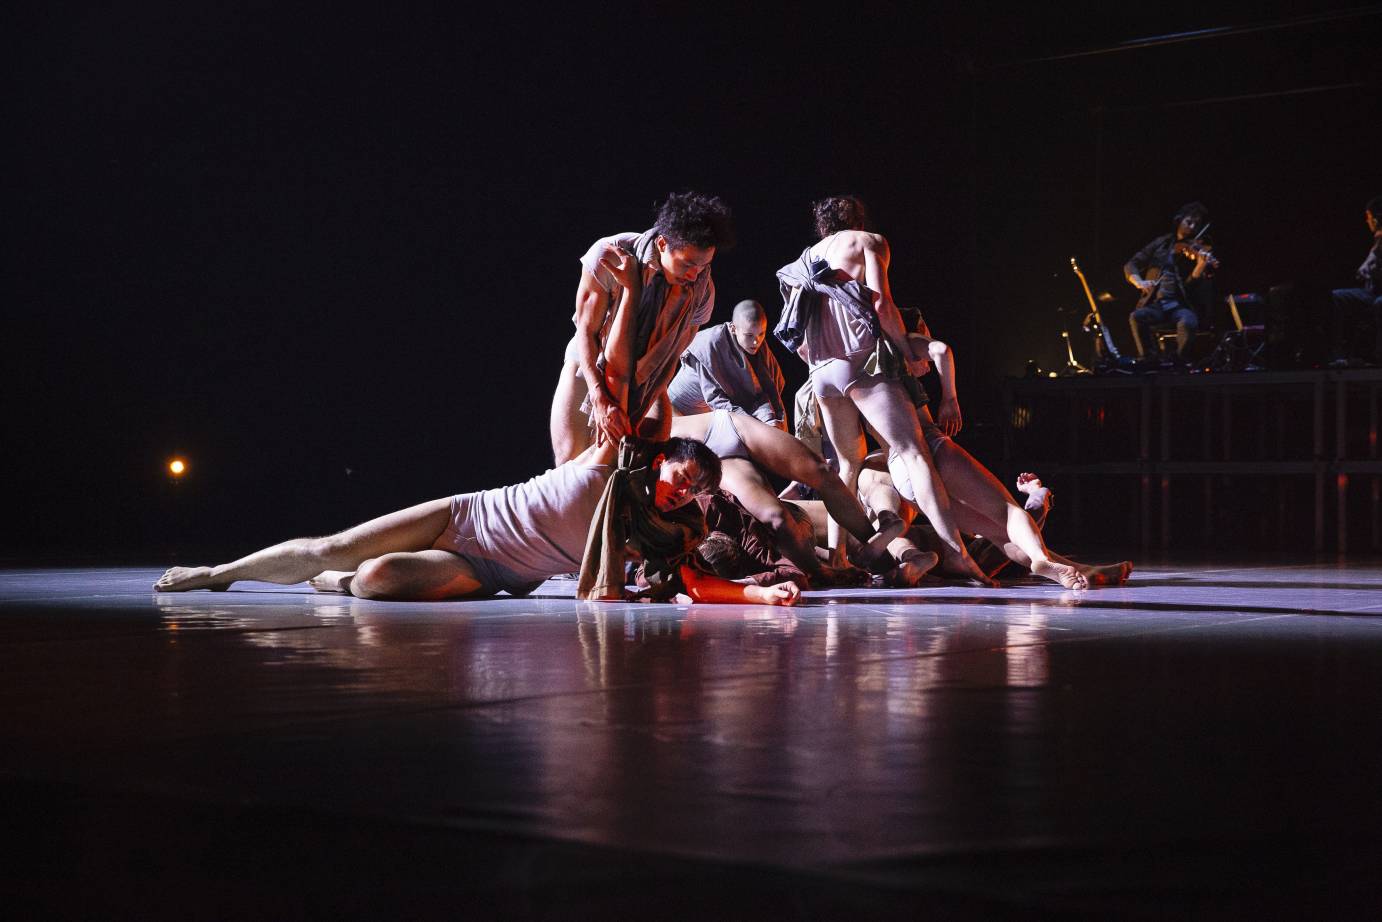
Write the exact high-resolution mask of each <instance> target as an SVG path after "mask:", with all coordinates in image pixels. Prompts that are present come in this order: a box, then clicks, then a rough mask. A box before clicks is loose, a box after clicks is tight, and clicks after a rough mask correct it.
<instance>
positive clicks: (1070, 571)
mask: <svg viewBox="0 0 1382 922" xmlns="http://www.w3.org/2000/svg"><path fill="white" fill-rule="evenodd" d="M1032 572H1033V573H1035V574H1036V575H1037V576H1044V577H1046V578H1047V579H1049V580H1053V581H1054V582H1057V583H1060V584H1061V585H1062V586H1064V587H1065V588H1066V589H1088V588H1089V578H1088V577H1086V576H1085V574H1084V573H1082V572H1080V570H1078V569H1076V568H1075V567H1072V566H1068V565H1066V564H1063V563H1056V562H1055V561H1054V560H1044V561H1037V562H1034V563H1033V564H1032Z"/></svg>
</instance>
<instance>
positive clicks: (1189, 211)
mask: <svg viewBox="0 0 1382 922" xmlns="http://www.w3.org/2000/svg"><path fill="white" fill-rule="evenodd" d="M1189 217H1194V219H1195V223H1196V224H1199V225H1200V226H1201V227H1203V226H1204V224H1205V222H1207V221H1208V220H1209V209H1208V208H1206V207H1205V206H1204V205H1203V204H1201V203H1200V202H1187V203H1186V204H1184V205H1182V206H1180V211H1177V212H1176V215H1175V217H1174V218H1172V219H1171V220H1172V221H1173V222H1174V223H1175V224H1176V225H1179V224H1180V222H1182V221H1184V220H1185V219H1186V218H1189Z"/></svg>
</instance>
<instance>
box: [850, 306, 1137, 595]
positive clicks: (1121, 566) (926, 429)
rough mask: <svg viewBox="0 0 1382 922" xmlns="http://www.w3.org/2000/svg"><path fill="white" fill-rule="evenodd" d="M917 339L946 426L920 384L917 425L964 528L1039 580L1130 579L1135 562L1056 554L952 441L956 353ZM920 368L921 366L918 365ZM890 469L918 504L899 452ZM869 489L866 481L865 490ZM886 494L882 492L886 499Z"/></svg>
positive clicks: (885, 504) (919, 324) (1070, 584)
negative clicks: (936, 384)
mask: <svg viewBox="0 0 1382 922" xmlns="http://www.w3.org/2000/svg"><path fill="white" fill-rule="evenodd" d="M909 319H910V318H909ZM912 323H913V324H914V328H916V329H923V330H924V329H925V323H924V321H922V320H920V315H917V316H916V319H915V320H913V321H912ZM928 332H929V331H928ZM911 335H912V336H913V337H914V338H917V339H918V340H920V341H924V345H923V344H922V342H918V343H917V344H915V345H914V348H915V349H916V350H917V351H918V352H921V351H923V349H924V350H925V351H926V352H927V353H928V354H929V355H930V356H931V358H932V359H933V360H934V361H935V363H936V370H937V372H938V373H939V375H940V379H941V393H942V397H941V411H942V423H941V425H937V423H936V421H935V420H934V419H933V418H932V417H931V409H930V407H929V406H928V404H927V398H926V391H925V389H924V388H922V387H921V386H920V381H917V382H916V385H917V386H916V387H915V388H913V389H912V393H913V394H914V395H915V398H916V404H915V409H916V415H917V421H918V423H919V424H920V427H921V431H922V433H923V436H924V438H925V441H926V444H927V446H928V447H929V448H930V450H931V457H932V458H934V459H935V463H936V470H937V472H938V473H939V474H940V479H941V482H942V483H944V484H945V488H946V490H948V491H949V493H950V497H951V499H953V500H954V501H955V502H954V507H953V508H954V513H955V519H956V521H957V522H958V524H959V527H960V530H961V531H963V532H966V533H968V534H973V535H978V536H980V537H983V538H987V539H988V540H989V541H991V542H993V543H994V544H995V545H997V546H998V547H1000V548H1002V549H1003V553H1004V555H1005V556H1006V557H1007V558H1008V559H1009V560H1011V561H1013V562H1014V563H1017V564H1019V565H1021V566H1022V567H1024V568H1026V569H1028V570H1030V571H1031V572H1032V573H1033V574H1035V575H1037V576H1043V577H1045V578H1047V579H1049V580H1052V581H1054V582H1057V583H1060V584H1061V585H1062V586H1064V587H1065V588H1067V589H1086V588H1089V586H1091V585H1107V584H1109V583H1120V582H1123V581H1124V580H1126V579H1127V577H1128V574H1130V573H1131V572H1132V563H1131V562H1130V561H1122V562H1120V563H1117V564H1110V565H1107V566H1094V567H1092V566H1087V565H1085V564H1078V563H1076V562H1075V561H1073V560H1070V559H1068V558H1066V557H1062V556H1061V555H1059V554H1056V553H1054V552H1053V551H1051V550H1050V549H1049V548H1048V547H1047V546H1046V542H1045V541H1044V540H1043V539H1042V536H1041V530H1040V529H1039V528H1038V527H1037V524H1036V523H1035V522H1033V521H1032V517H1031V515H1030V514H1028V512H1027V510H1026V509H1025V508H1023V507H1022V506H1020V505H1018V504H1017V502H1016V501H1015V500H1014V499H1013V497H1012V494H1010V493H1009V492H1008V491H1007V490H1005V489H1004V488H1003V485H1002V484H1001V483H1000V482H999V481H998V478H997V477H995V476H994V475H993V473H992V472H991V471H990V470H989V469H988V468H986V467H984V466H983V465H982V464H980V463H979V462H978V461H977V460H975V458H974V456H973V455H971V454H970V453H969V452H967V451H965V449H964V448H962V447H961V446H960V445H958V444H957V443H956V442H955V441H954V440H952V439H951V437H950V436H951V435H953V434H955V433H957V432H958V431H959V429H960V425H961V422H960V413H959V398H958V397H957V395H956V388H955V359H954V355H953V353H952V352H951V350H949V349H948V348H945V347H943V346H941V348H937V346H940V345H941V344H939V343H938V342H937V341H936V340H932V339H931V338H930V337H929V336H928V335H926V334H923V333H913V334H911ZM914 368H918V366H914ZM918 370H919V368H918ZM942 426H944V428H945V431H942ZM880 443H881V444H883V445H884V446H885V447H887V446H886V442H884V441H883V440H882V439H880ZM887 467H888V472H889V474H890V479H891V487H892V488H894V489H895V490H896V492H897V493H898V494H900V495H901V497H904V498H906V499H907V500H908V501H909V502H911V503H916V501H917V494H916V491H915V489H914V487H913V484H912V481H911V476H910V475H911V468H910V467H909V466H908V465H906V464H903V463H902V460H901V458H899V457H898V456H897V453H896V452H894V451H891V450H890V451H889V452H888V464H887ZM863 485H864V484H863V482H862V481H861V486H863ZM885 495H886V494H882V496H885ZM865 502H866V503H868V504H869V505H870V508H873V509H874V512H875V514H878V513H880V512H881V511H882V510H888V511H894V512H897V511H899V509H898V506H897V504H895V503H893V502H890V501H886V500H885V499H883V498H880V495H878V494H875V495H874V496H873V497H872V499H870V498H866V499H865ZM875 503H877V505H874V504H875ZM937 540H939V541H940V542H941V543H940V544H939V546H933V548H932V549H934V550H939V551H941V552H942V553H943V552H944V550H945V548H946V547H947V546H948V542H946V541H944V540H942V537H941V536H938V539H937ZM922 551H923V553H924V552H925V548H922ZM893 553H894V555H895V556H897V557H898V559H899V560H900V561H902V568H901V569H902V570H903V575H904V577H905V576H908V575H910V574H908V573H907V565H908V564H909V558H910V557H911V555H910V554H909V552H908V549H907V548H905V547H894V548H893Z"/></svg>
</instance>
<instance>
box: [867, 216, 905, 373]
mask: <svg viewBox="0 0 1382 922" xmlns="http://www.w3.org/2000/svg"><path fill="white" fill-rule="evenodd" d="M867 240H868V242H867V243H865V244H864V284H865V285H867V286H868V287H869V289H870V290H872V291H873V292H874V293H875V298H874V302H873V309H874V311H875V312H876V313H877V314H878V325H879V327H880V328H881V329H882V330H883V335H884V336H886V337H888V340H889V341H890V342H891V343H892V344H893V345H894V346H896V347H897V349H898V351H899V352H900V353H901V354H902V357H903V358H904V359H906V360H908V361H911V360H913V359H914V358H916V356H915V355H914V354H913V353H912V344H911V343H909V342H908V341H907V330H906V328H905V327H903V325H902V315H901V314H899V313H898V312H897V304H896V303H895V302H894V301H893V290H892V286H891V285H890V284H889V283H888V264H889V263H890V262H891V261H892V252H891V251H890V250H889V249H888V241H887V240H886V239H884V238H883V237H881V236H879V235H877V234H871V235H869V236H868V237H867Z"/></svg>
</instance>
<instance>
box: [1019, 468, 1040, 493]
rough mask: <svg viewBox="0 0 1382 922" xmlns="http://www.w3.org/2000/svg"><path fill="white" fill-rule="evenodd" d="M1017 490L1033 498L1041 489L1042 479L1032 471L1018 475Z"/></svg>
mask: <svg viewBox="0 0 1382 922" xmlns="http://www.w3.org/2000/svg"><path fill="white" fill-rule="evenodd" d="M1017 489H1018V491H1019V492H1021V493H1026V494H1027V495H1028V496H1031V495H1032V494H1033V493H1035V492H1036V491H1037V490H1040V489H1041V478H1040V477H1038V476H1037V475H1036V474H1033V473H1032V472H1031V471H1023V472H1022V473H1021V474H1018V475H1017Z"/></svg>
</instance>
